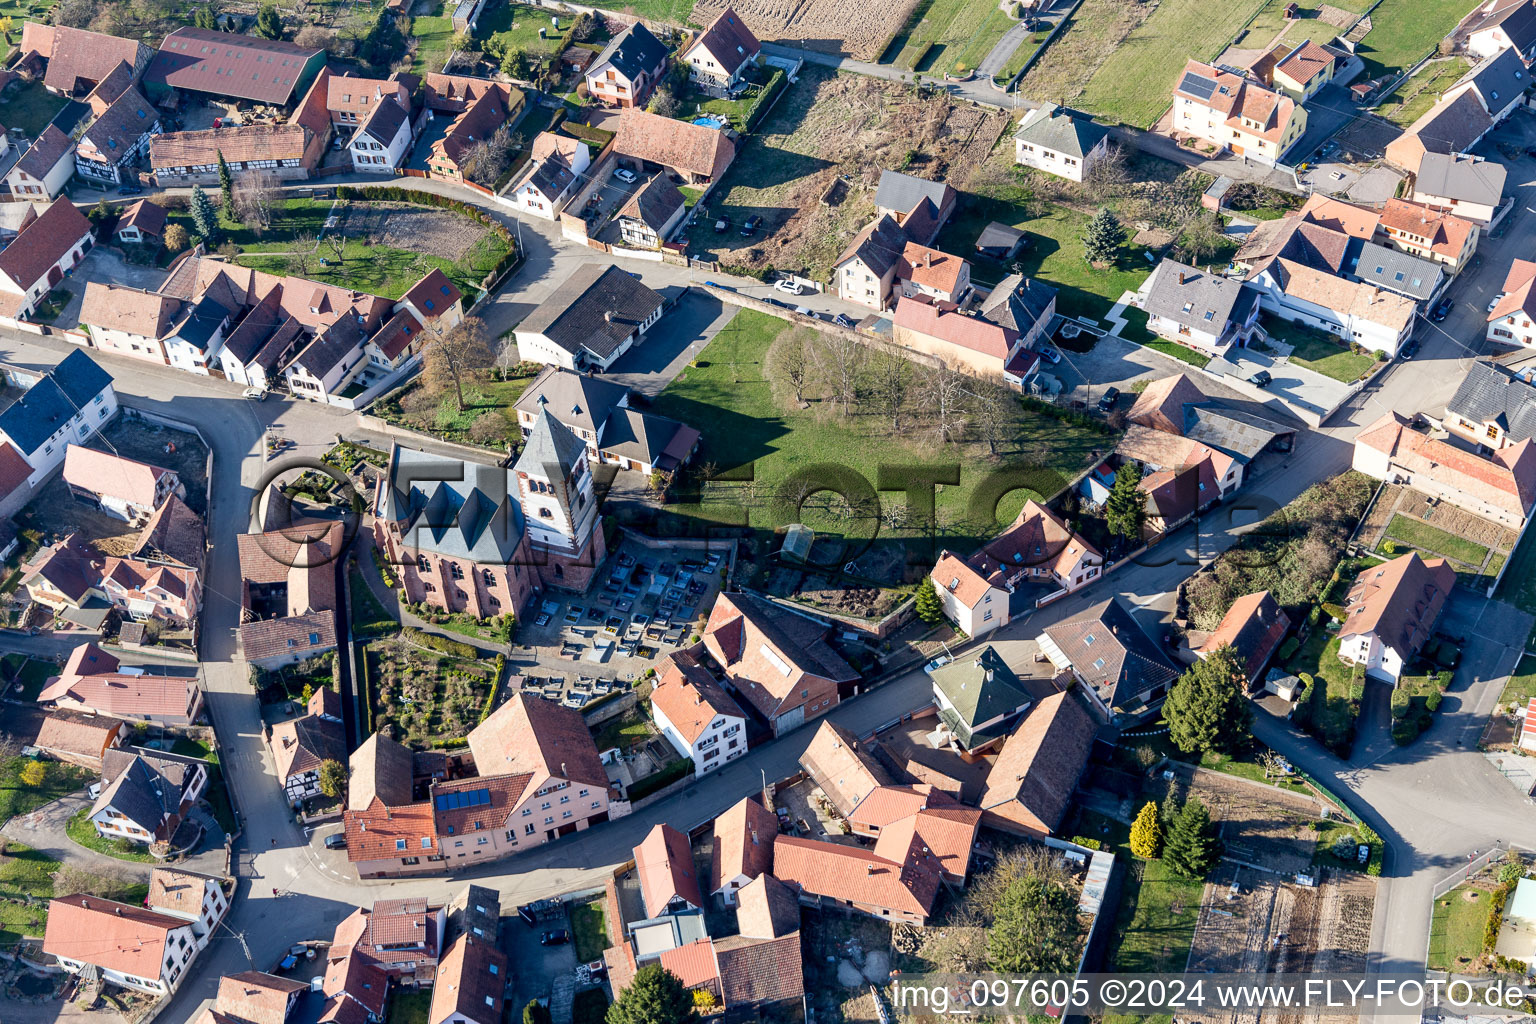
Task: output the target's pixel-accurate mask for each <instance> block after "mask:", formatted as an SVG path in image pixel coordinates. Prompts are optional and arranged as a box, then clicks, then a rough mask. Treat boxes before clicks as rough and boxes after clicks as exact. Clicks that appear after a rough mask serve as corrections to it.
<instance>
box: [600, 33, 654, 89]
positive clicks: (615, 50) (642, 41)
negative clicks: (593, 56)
mask: <svg viewBox="0 0 1536 1024" xmlns="http://www.w3.org/2000/svg"><path fill="white" fill-rule="evenodd" d="M666 58H667V48H666V47H665V46H663V45H662V43H661V40H659V39H657V38H656V37H655V36H653V35H651V30H650V29H648V28H646V27H645V25H643V24H641V23H640V22H638V21H637V22H635V23H634V24H633V25H631V26H629V28H627V29H625V30H624V31H623V32H620V33H619V34H618V35H617V36H615V37H614V38H613V41H612V42H610V43H609V44H608V45H607V46H606V47H604V48H603V52H602V53H600V54H598V55H597V60H595V61H593V62H592V68H593V70H596V69H597V68H599V67H601V66H602V65H604V64H609V63H611V64H612V65H613V66H614V68H615V69H617V70H618V71H620V72H622V73H623V74H624V77H626V78H631V79H632V78H634V77H635V76H637V75H639V74H640V73H641V72H642V71H646V72H648V71H652V70H654V69H655V67H656V65H658V64H660V63H661V62H662V61H664V60H666Z"/></svg>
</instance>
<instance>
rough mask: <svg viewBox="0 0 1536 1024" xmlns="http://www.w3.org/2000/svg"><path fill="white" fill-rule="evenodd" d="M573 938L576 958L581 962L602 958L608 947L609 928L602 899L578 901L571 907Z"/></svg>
mask: <svg viewBox="0 0 1536 1024" xmlns="http://www.w3.org/2000/svg"><path fill="white" fill-rule="evenodd" d="M571 940H572V941H573V942H574V943H575V944H576V959H577V960H578V961H580V962H581V963H591V962H592V961H593V960H598V959H601V958H602V955H603V950H605V949H607V948H608V930H607V927H606V925H605V924H604V921H603V904H602V902H601V901H600V900H592V901H591V902H589V903H578V904H576V905H575V906H573V907H572V908H571Z"/></svg>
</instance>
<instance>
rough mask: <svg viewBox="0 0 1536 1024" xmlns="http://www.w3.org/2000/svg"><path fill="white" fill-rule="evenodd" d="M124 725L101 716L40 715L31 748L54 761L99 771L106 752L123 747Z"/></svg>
mask: <svg viewBox="0 0 1536 1024" xmlns="http://www.w3.org/2000/svg"><path fill="white" fill-rule="evenodd" d="M124 725H125V723H123V722H122V721H121V720H119V719H116V718H108V717H105V716H102V715H85V714H80V713H78V712H74V711H54V712H51V713H50V714H48V715H46V716H44V718H43V721H42V723H41V725H39V726H38V730H37V736H36V738H35V739H33V740H32V744H31V745H32V746H33V747H35V748H36V749H37V751H38V753H40V754H42V755H44V756H46V757H51V758H53V759H54V760H56V761H64V762H66V763H68V764H76V765H79V766H80V767H82V768H88V769H90V770H91V771H93V772H100V771H101V759H102V757H104V756H105V755H106V752H107V751H108V750H111V749H113V748H114V747H120V746H122V745H123V729H124Z"/></svg>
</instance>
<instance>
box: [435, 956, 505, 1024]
mask: <svg viewBox="0 0 1536 1024" xmlns="http://www.w3.org/2000/svg"><path fill="white" fill-rule="evenodd" d="M511 980H512V979H511V977H510V976H509V975H508V973H507V957H506V954H504V953H502V952H501V950H499V949H497V948H496V946H495V944H494V943H492V942H486V941H484V940H482V939H477V938H475V937H474V936H473V935H461V936H459V937H458V938H457V939H456V940H454V943H453V945H451V946H449V947H448V951H447V952H446V953H444V954H443V959H442V962H441V963H439V964H438V966H437V980H436V981H434V982H433V983H432V1007H431V1012H430V1013H429V1014H428V1015H427V1024H443V1022H444V1021H447V1020H450V1019H456V1018H455V1015H458V1017H463V1018H467V1019H469V1020H472V1021H478V1022H480V1024H501V1011H502V1006H503V996H504V993H505V991H506V988H507V985H508V984H509V983H510V982H511Z"/></svg>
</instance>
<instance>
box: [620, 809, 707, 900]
mask: <svg viewBox="0 0 1536 1024" xmlns="http://www.w3.org/2000/svg"><path fill="white" fill-rule="evenodd" d="M634 855H635V874H637V875H639V876H640V896H641V899H643V900H644V902H645V912H646V913H647V914H649V915H650V916H652V917H660V916H662V915H663V914H665V913H666V912H667V908H668V907H669V905H670V904H671V902H672V901H673V900H674V899H681V900H682V901H683V902H685V903H687V904H688V905H689V906H690V907H703V906H704V897H703V895H702V894H701V893H700V891H699V878H698V874H697V872H696V871H695V869H694V865H693V851H692V849H691V848H690V846H689V844H688V837H687V836H685V835H683V833H681V832H679V831H678V830H677V829H675V828H673V827H672V826H671V825H665V824H663V825H657V826H655V827H654V828H652V829H651V831H650V832H648V833H646V836H645V839H643V840H642V841H641V843H640V845H639V846H637V847H635V849H634Z"/></svg>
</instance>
